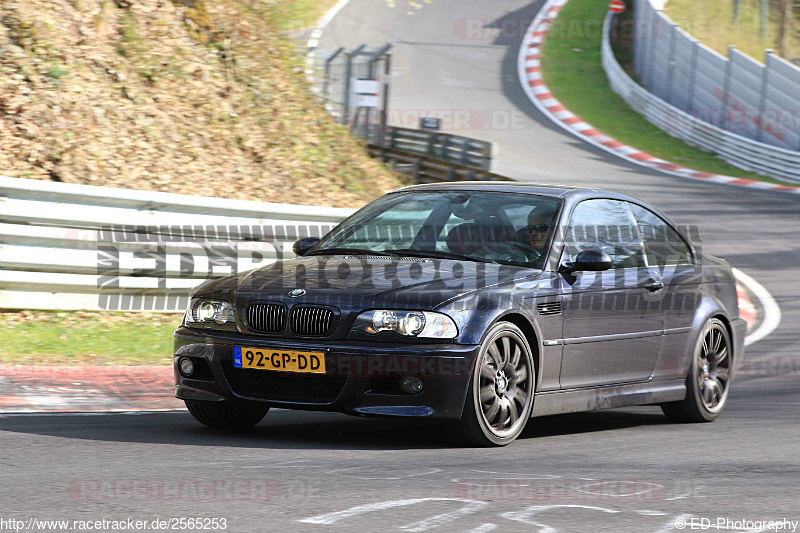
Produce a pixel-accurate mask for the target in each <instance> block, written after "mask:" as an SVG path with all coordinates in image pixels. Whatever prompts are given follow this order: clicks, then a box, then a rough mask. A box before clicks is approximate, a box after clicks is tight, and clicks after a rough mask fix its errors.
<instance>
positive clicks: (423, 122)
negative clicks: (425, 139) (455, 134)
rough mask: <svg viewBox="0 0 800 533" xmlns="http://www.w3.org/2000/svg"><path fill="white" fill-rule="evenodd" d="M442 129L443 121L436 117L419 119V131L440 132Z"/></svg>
mask: <svg viewBox="0 0 800 533" xmlns="http://www.w3.org/2000/svg"><path fill="white" fill-rule="evenodd" d="M441 127H442V119H440V118H434V117H422V118H420V119H419V129H421V130H427V131H439V130H440V129H441Z"/></svg>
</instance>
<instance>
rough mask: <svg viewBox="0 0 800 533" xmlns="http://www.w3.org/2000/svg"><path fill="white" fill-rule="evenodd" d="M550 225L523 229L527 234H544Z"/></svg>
mask: <svg viewBox="0 0 800 533" xmlns="http://www.w3.org/2000/svg"><path fill="white" fill-rule="evenodd" d="M551 226H552V224H536V225H535V226H525V227H524V228H522V229H524V230H525V231H527V232H534V231H535V232H536V233H544V232H545V231H547V230H549V229H550V227H551Z"/></svg>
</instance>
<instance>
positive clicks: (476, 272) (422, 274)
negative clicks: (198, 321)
mask: <svg viewBox="0 0 800 533" xmlns="http://www.w3.org/2000/svg"><path fill="white" fill-rule="evenodd" d="M540 272H541V271H539V270H535V269H529V268H522V267H516V266H506V265H498V264H493V263H478V262H473V261H454V260H440V259H420V258H392V257H369V258H367V257H353V256H313V257H304V258H299V259H293V260H287V261H278V262H276V263H272V264H270V265H267V266H265V267H262V268H259V269H256V270H252V271H250V272H246V273H242V274H238V275H233V276H228V277H226V278H222V279H220V280H217V281H215V282H213V283H210V284H208V285H206V286H205V287H203V288H202V289H200V290H199V291H198V292H197V296H204V297H218V298H223V299H226V300H229V301H234V302H235V304H236V306H237V307H238V308H240V309H243V308H244V307H246V306H247V305H249V304H251V303H254V302H265V301H269V302H283V303H286V304H287V305H293V304H296V303H313V304H322V305H332V306H335V307H337V308H339V309H341V310H342V311H347V310H355V309H369V308H379V307H394V308H400V309H433V308H435V307H436V306H438V305H440V304H441V303H443V302H445V301H448V300H452V299H454V298H458V297H460V296H463V295H465V294H468V293H471V292H474V291H476V290H479V289H483V288H486V287H491V286H495V285H498V284H501V283H504V282H508V281H513V280H516V279H520V278H529V277H534V276H536V275H538V274H539V273H540ZM295 289H300V290H298V291H295ZM291 291H295V293H293V295H290V294H289V293H290V292H291ZM297 293H302V294H297Z"/></svg>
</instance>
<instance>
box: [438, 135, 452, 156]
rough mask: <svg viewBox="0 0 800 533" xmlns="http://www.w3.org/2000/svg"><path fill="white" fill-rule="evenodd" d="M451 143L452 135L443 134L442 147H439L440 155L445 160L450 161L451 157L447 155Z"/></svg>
mask: <svg viewBox="0 0 800 533" xmlns="http://www.w3.org/2000/svg"><path fill="white" fill-rule="evenodd" d="M449 144H450V137H449V136H448V135H442V147H441V148H440V149H439V156H440V157H441V158H442V159H444V160H445V161H449V160H450V158H449V157H447V155H448V152H447V147H448V145H449Z"/></svg>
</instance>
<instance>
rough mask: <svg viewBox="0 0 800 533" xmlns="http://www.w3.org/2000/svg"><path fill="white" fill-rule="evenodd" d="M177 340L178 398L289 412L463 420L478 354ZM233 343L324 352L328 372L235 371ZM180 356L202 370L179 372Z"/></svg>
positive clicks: (202, 335)
mask: <svg viewBox="0 0 800 533" xmlns="http://www.w3.org/2000/svg"><path fill="white" fill-rule="evenodd" d="M174 341H175V349H174V355H175V359H174V365H175V383H176V390H175V396H176V397H177V398H181V399H189V400H205V401H225V400H241V399H245V400H254V401H261V402H266V403H268V404H269V405H271V406H274V407H283V408H289V409H303V410H320V411H337V412H342V413H347V414H351V415H357V416H405V417H425V418H438V419H458V418H460V417H461V412H462V410H463V408H464V401H465V398H466V394H467V387H468V385H469V378H470V371H471V369H472V368H473V367H474V363H475V358H476V357H477V354H478V351H479V350H478V349H479V346H478V345H460V344H428V345H417V344H393V343H386V342H372V343H367V342H358V341H329V342H323V341H297V340H291V341H287V340H282V339H270V338H263V337H254V336H251V335H242V334H239V333H234V332H222V331H214V332H209V331H207V330H195V329H190V328H185V327H182V328H179V329H178V331H176V332H175V337H174ZM234 346H248V347H263V348H269V349H273V350H299V351H315V352H324V353H325V361H326V373H325V374H324V375H323V374H297V373H289V372H274V371H269V370H249V369H238V368H234V367H233V347H234ZM180 357H191V358H193V359H194V360H195V361H199V365H197V366H198V367H199V368H201V370H204V371H205V372H203V371H201V372H200V373H199V375H195V376H194V377H193V378H187V377H184V376H182V375H181V374H180V372H179V371H178V367H177V364H178V360H179V358H180ZM196 374H197V373H196ZM407 375H411V376H417V377H419V378H421V379H422V382H423V389H422V391H421V392H419V393H417V394H406V393H403V392H402V391H400V390H399V386H398V384H399V381H400V378H401V377H403V376H407ZM197 377H200V378H202V379H195V378H197Z"/></svg>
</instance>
